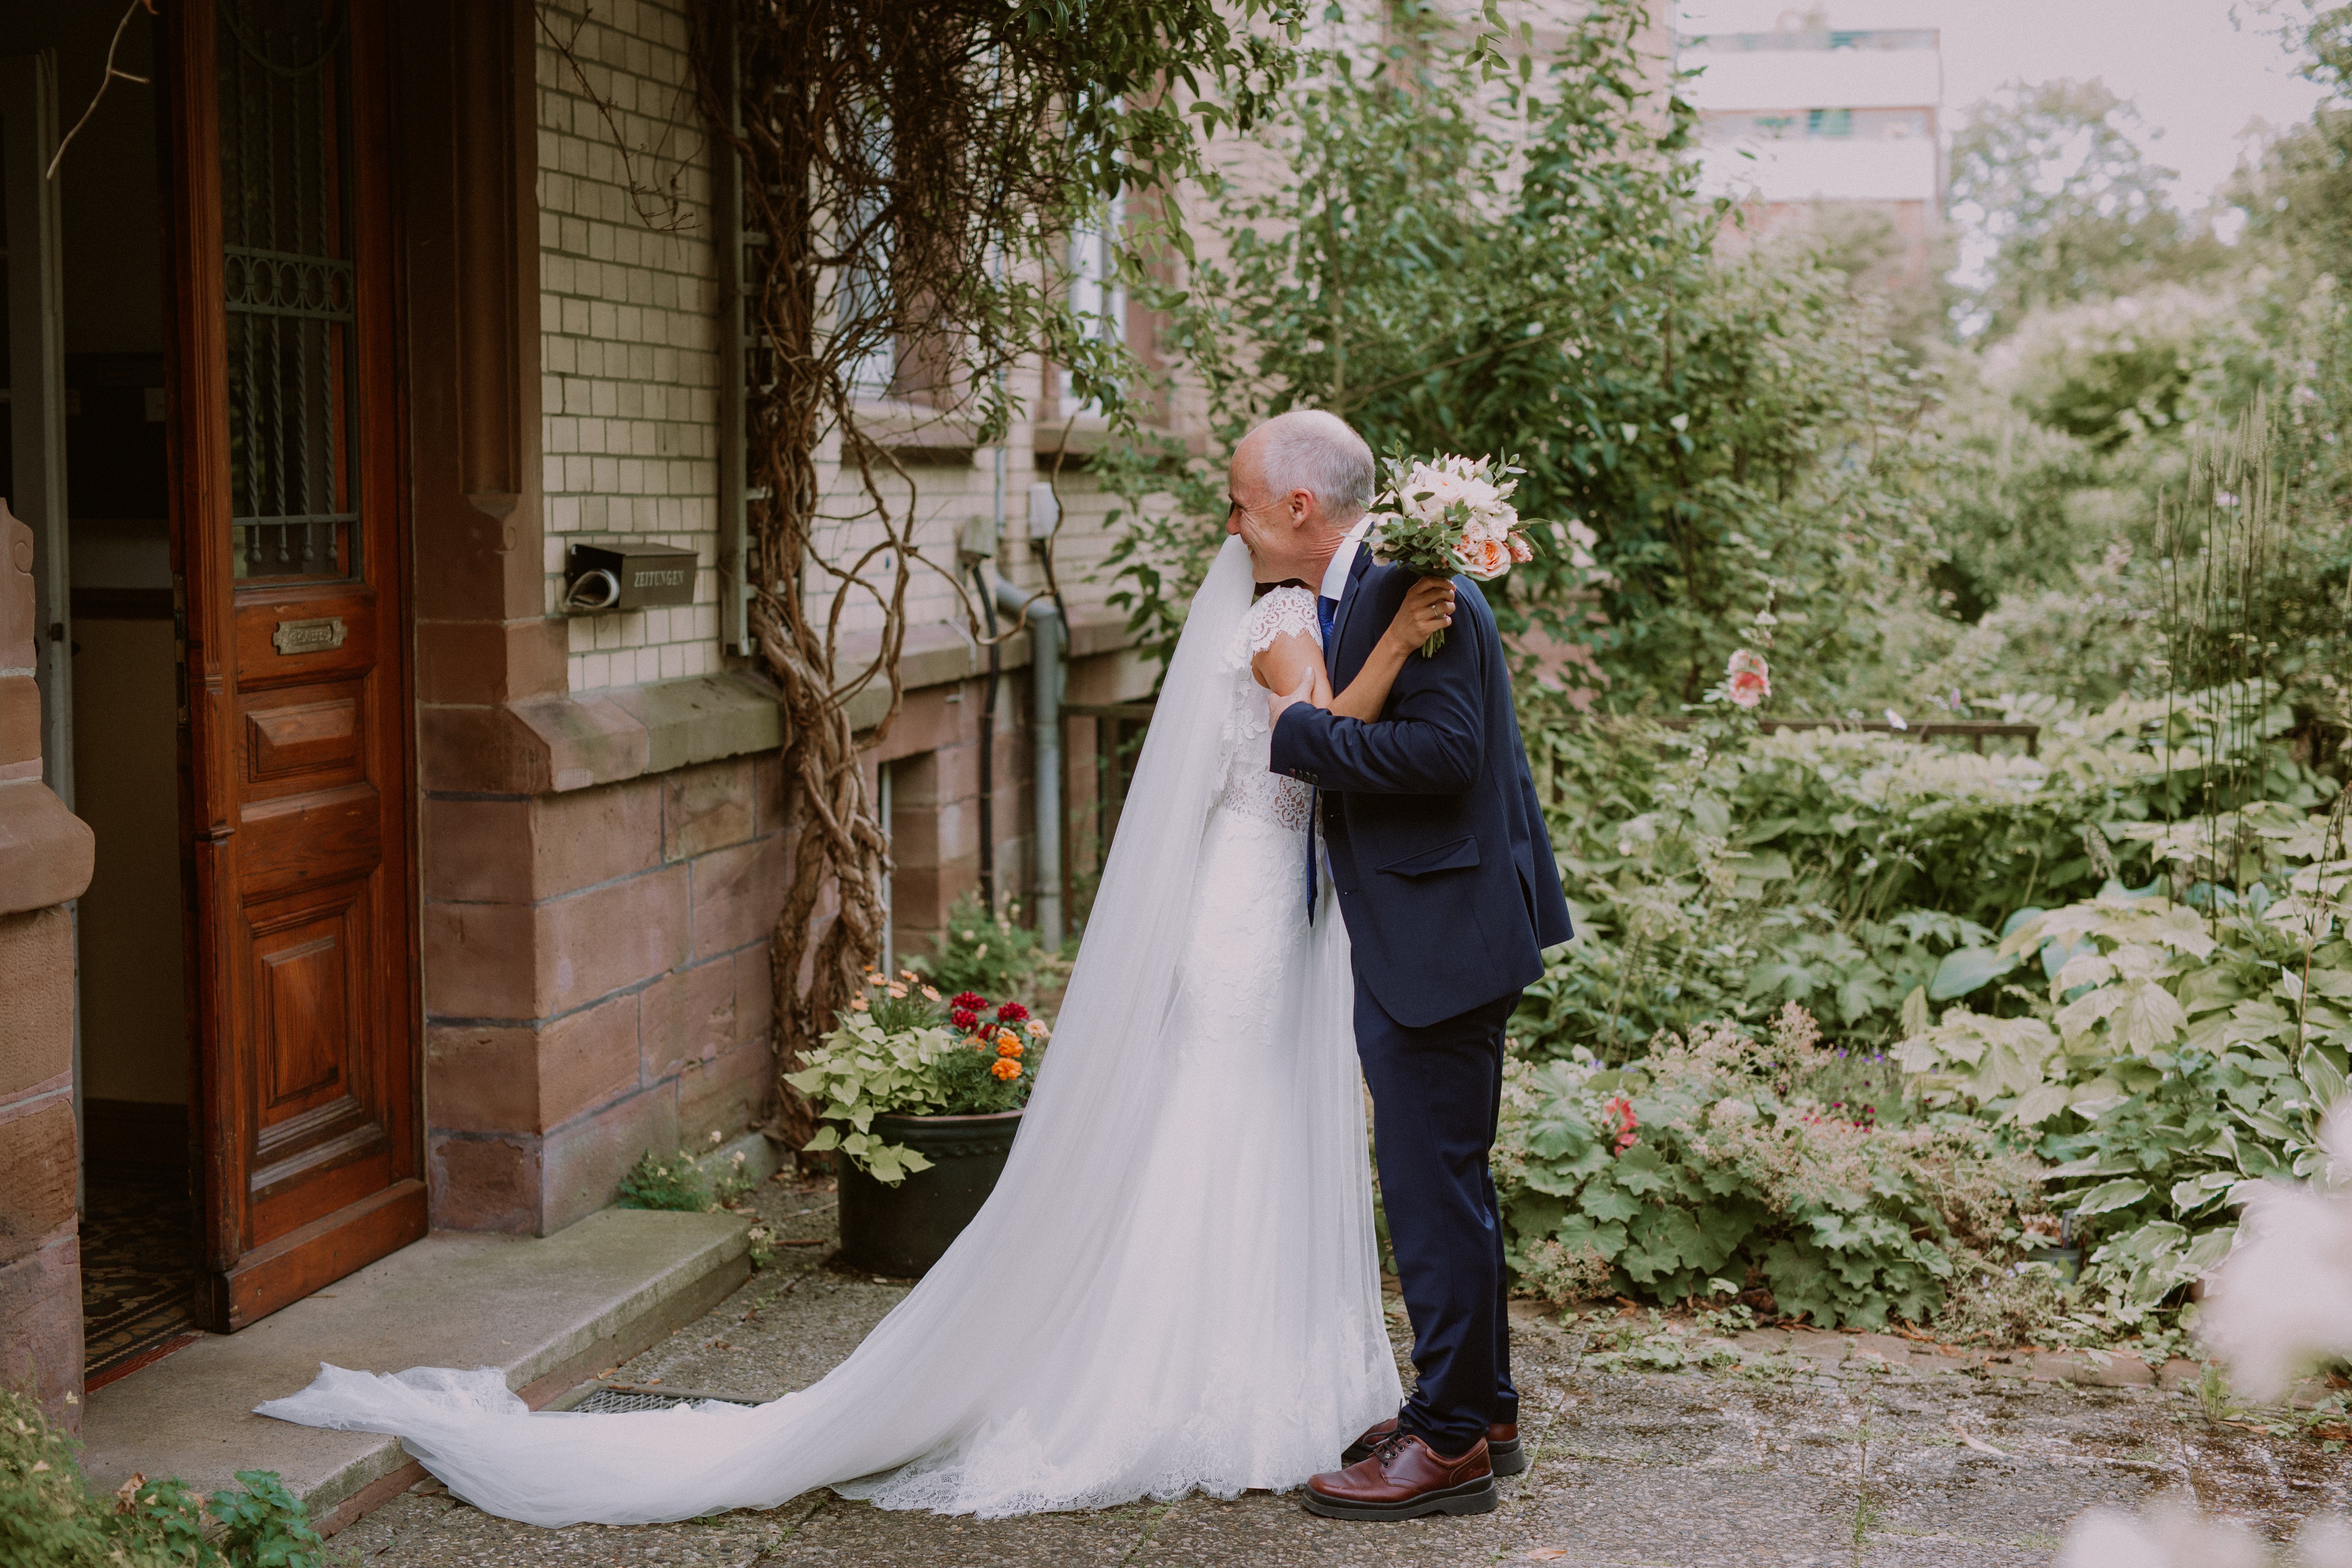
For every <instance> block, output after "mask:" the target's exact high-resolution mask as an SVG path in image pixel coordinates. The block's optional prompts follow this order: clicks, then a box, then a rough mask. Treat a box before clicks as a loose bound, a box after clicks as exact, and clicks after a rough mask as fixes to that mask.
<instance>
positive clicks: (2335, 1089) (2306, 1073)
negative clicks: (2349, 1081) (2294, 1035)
mask: <svg viewBox="0 0 2352 1568" xmlns="http://www.w3.org/2000/svg"><path fill="white" fill-rule="evenodd" d="M2303 1081H2304V1083H2305V1085H2306V1086H2308V1087H2309V1089H2311V1098H2312V1099H2313V1100H2314V1101H2315V1102H2316V1103H2318V1104H2320V1105H2323V1106H2332V1105H2334V1104H2335V1103H2336V1101H2337V1100H2341V1099H2343V1098H2344V1075H2343V1074H2342V1073H2340V1072H2338V1071H2336V1064H2335V1063H2334V1062H2332V1061H2329V1060H2328V1059H2327V1058H2326V1055H2325V1054H2324V1053H2322V1052H2320V1051H2316V1050H2306V1051H2305V1052H2304V1053H2303Z"/></svg>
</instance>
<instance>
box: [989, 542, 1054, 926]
mask: <svg viewBox="0 0 2352 1568" xmlns="http://www.w3.org/2000/svg"><path fill="white" fill-rule="evenodd" d="M996 607H997V608H998V609H999V610H1001V611H1003V613H1004V614H1006V615H1008V616H1014V617H1016V618H1017V617H1019V616H1023V615H1024V614H1025V615H1026V616H1028V617H1029V679H1030V690H1031V693H1032V696H1031V700H1030V714H1029V727H1030V745H1031V749H1032V752H1033V762H1032V764H1031V766H1032V771H1033V774H1034V778H1033V785H1032V789H1031V795H1030V799H1031V801H1032V803H1033V805H1034V814H1033V816H1032V825H1031V828H1030V837H1032V838H1033V839H1034V841H1035V849H1034V856H1035V859H1034V864H1035V866H1036V868H1037V890H1036V895H1035V898H1034V902H1033V907H1034V909H1035V910H1036V914H1037V937H1038V940H1039V941H1041V942H1044V943H1045V946H1046V947H1048V948H1058V947H1060V946H1061V945H1062V681H1063V673H1062V657H1063V650H1064V648H1065V647H1066V642H1065V640H1064V629H1063V626H1062V616H1061V612H1060V611H1058V610H1057V609H1055V607H1054V601H1053V600H1052V599H1051V598H1049V597H1048V596H1046V595H1044V594H1038V595H1034V596H1033V595H1030V594H1028V593H1026V592H1024V590H1022V589H1020V588H1016V587H1014V586H1013V584H1011V583H1010V582H1008V581H1006V580H1005V579H1004V578H1003V576H1001V575H1000V576H999V577H998V578H997V579H996Z"/></svg>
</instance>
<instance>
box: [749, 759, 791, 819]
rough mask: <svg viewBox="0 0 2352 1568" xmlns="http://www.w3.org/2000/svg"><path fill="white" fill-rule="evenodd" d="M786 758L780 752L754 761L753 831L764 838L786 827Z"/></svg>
mask: <svg viewBox="0 0 2352 1568" xmlns="http://www.w3.org/2000/svg"><path fill="white" fill-rule="evenodd" d="M786 793H787V792H786V791H785V789H784V759H783V753H782V752H769V753H768V754H767V755H766V756H764V757H754V758H752V759H751V831H752V832H753V833H756V834H759V835H761V837H765V836H766V835H768V834H771V833H775V832H778V831H781V830H782V828H783V826H785V817H786Z"/></svg>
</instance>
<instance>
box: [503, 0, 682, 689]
mask: <svg viewBox="0 0 2352 1568" xmlns="http://www.w3.org/2000/svg"><path fill="white" fill-rule="evenodd" d="M541 15H542V16H544V17H545V19H546V25H547V31H551V32H552V33H553V34H554V36H555V37H560V38H563V39H565V40H567V41H569V42H570V43H571V47H572V54H573V56H574V58H576V59H577V60H578V62H579V66H580V70H579V73H578V74H576V75H575V74H574V71H573V68H572V63H571V62H570V61H567V60H566V59H565V58H563V56H562V53H561V52H559V51H558V50H557V49H556V48H555V47H554V46H553V44H552V43H551V41H550V40H549V38H548V37H547V31H542V32H541V36H540V40H539V54H538V86H539V126H540V135H539V165H540V174H539V205H540V295H541V323H542V331H541V345H540V361H541V363H540V373H541V399H542V405H543V416H542V428H541V439H542V442H543V446H544V450H545V454H546V456H545V462H544V469H545V471H544V474H543V476H542V485H543V488H544V489H545V492H546V513H545V521H546V529H547V542H548V548H547V554H546V558H545V563H544V567H545V571H546V573H547V578H548V590H547V602H548V605H550V607H551V609H552V608H553V607H555V606H556V605H558V604H560V602H561V599H562V567H563V559H564V552H565V550H566V548H567V547H568V546H569V545H570V544H572V542H578V541H593V540H599V539H611V538H626V539H643V540H650V541H656V542H661V543H665V544H676V545H681V546H684V547H686V548H688V549H691V550H693V551H694V552H696V555H697V558H698V563H699V568H700V569H699V570H698V571H697V572H696V574H695V603H694V605H692V606H681V607H677V608H675V609H662V610H657V611H653V612H639V613H634V614H626V615H607V616H583V617H581V618H579V619H576V620H574V621H572V623H571V625H570V626H569V627H568V640H567V646H568V649H569V658H568V674H569V677H570V685H571V688H572V689H573V690H575V691H579V690H593V689H603V688H605V687H610V686H619V685H628V684H631V683H633V682H637V681H644V680H658V679H671V678H675V677H677V676H680V675H701V674H707V673H709V672H710V671H711V670H714V669H716V668H719V650H718V646H717V634H718V574H717V572H716V570H715V563H716V562H717V560H718V546H719V541H718V534H717V526H718V502H717V496H718V489H719V464H718V437H719V433H718V429H717V410H718V398H717V388H718V378H719V356H718V341H717V327H718V323H717V321H716V319H715V317H714V315H713V306H714V301H715V300H716V298H717V289H716V259H715V257H714V255H713V251H712V247H711V233H710V206H709V185H710V182H709V150H708V138H707V136H706V135H705V133H704V130H703V127H702V124H701V119H700V110H698V108H697V106H696V103H695V100H694V96H693V79H692V74H691V69H690V66H689V62H688V58H687V54H686V48H687V45H688V25H687V17H686V13H685V9H684V3H683V0H670V3H661V0H595V4H593V6H592V5H589V4H588V3H587V0H545V3H543V4H542V5H541ZM583 15H585V16H586V18H587V20H586V25H585V26H581V27H580V32H579V36H578V37H577V39H576V40H574V39H573V38H572V29H573V27H574V26H579V25H580V23H581V18H582V17H583ZM583 76H584V77H585V78H586V79H587V84H588V88H589V89H593V93H594V94H595V96H596V97H597V98H601V99H602V100H604V104H605V106H606V107H607V108H608V109H609V110H611V112H612V115H613V118H614V121H615V122H616V124H617V125H618V127H619V131H620V135H621V139H622V141H623V142H625V143H626V144H627V145H628V146H629V147H630V148H631V149H632V150H633V154H632V157H631V159H629V160H624V159H623V157H622V156H621V154H620V153H619V151H618V150H617V149H616V148H615V147H614V144H613V132H612V130H611V128H608V127H607V126H606V124H605V123H604V115H603V114H602V113H601V112H600V111H599V110H598V108H597V105H596V103H595V102H594V101H593V100H592V98H591V97H590V94H589V91H588V90H583V87H582V82H581V78H582V77H583ZM648 148H649V149H655V150H656V151H657V152H658V153H660V154H661V155H660V156H658V157H654V156H650V155H648V154H646V153H643V152H640V151H635V150H639V149H648ZM680 153H684V154H688V156H689V160H690V161H689V163H688V166H687V168H686V169H685V172H684V175H683V178H682V179H681V181H680V184H679V189H680V192H681V194H682V195H683V196H684V198H685V202H686V214H685V216H687V217H688V219H689V220H690V221H689V224H688V226H687V227H685V228H684V229H682V230H681V231H680V232H678V233H675V234H664V233H656V232H655V231H653V230H651V229H649V228H647V227H646V226H645V224H644V222H643V221H642V220H641V219H640V218H639V217H638V216H637V214H636V211H635V205H633V204H632V202H631V200H630V196H629V191H628V184H627V182H628V179H629V175H630V171H629V168H628V164H629V163H634V164H635V174H636V176H637V178H639V179H640V180H646V181H649V182H652V183H658V184H666V183H667V181H668V180H669V178H670V176H671V175H672V174H673V173H674V172H676V171H677V167H678V164H677V154H680Z"/></svg>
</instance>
